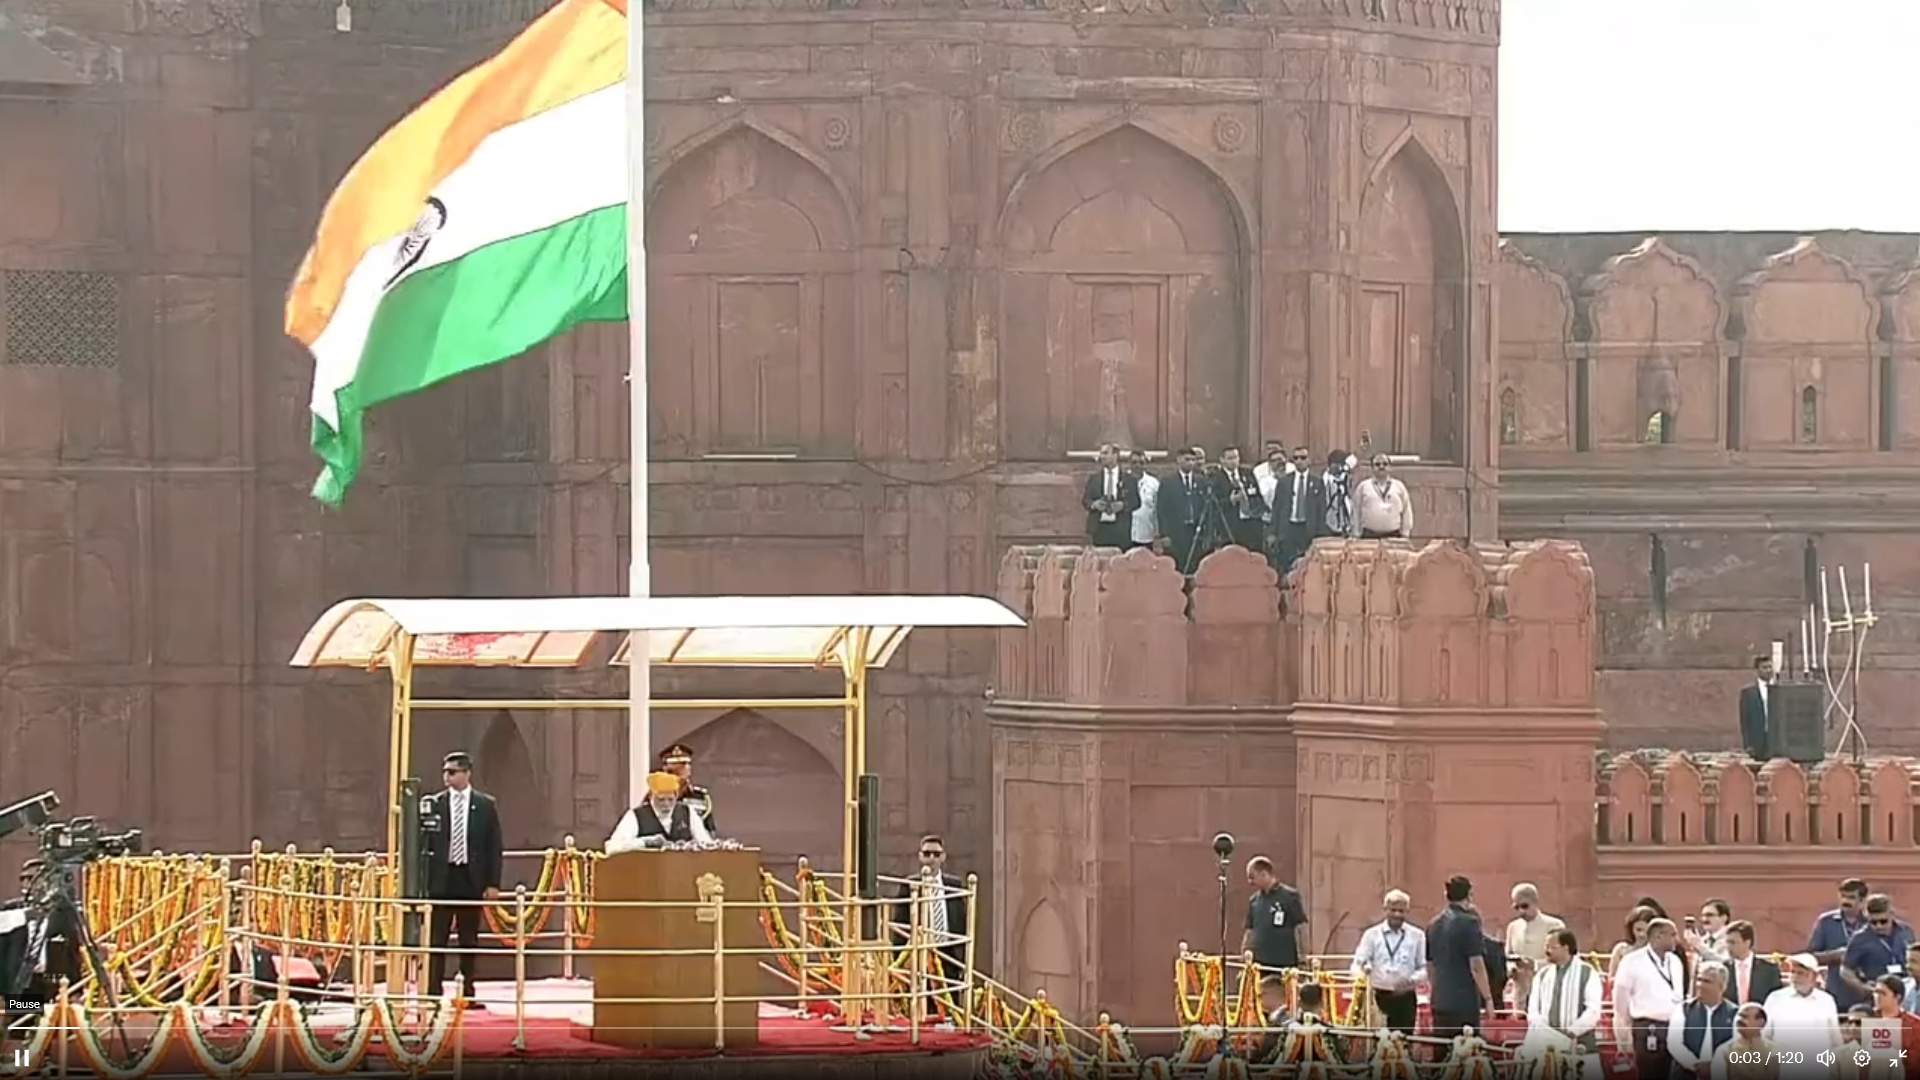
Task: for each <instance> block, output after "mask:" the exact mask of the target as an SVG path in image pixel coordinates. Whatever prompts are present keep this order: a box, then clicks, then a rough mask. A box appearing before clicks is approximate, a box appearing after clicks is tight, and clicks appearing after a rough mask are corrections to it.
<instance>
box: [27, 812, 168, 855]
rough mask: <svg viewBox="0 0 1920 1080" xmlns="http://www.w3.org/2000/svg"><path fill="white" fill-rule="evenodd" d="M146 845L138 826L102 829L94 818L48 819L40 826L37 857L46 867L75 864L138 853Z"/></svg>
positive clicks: (144, 848) (143, 849) (142, 850)
mask: <svg viewBox="0 0 1920 1080" xmlns="http://www.w3.org/2000/svg"><path fill="white" fill-rule="evenodd" d="M144 851H146V844H145V842H144V841H143V839H142V838H141V835H140V830H139V829H128V830H126V831H125V832H117V833H110V832H102V831H101V830H100V822H99V821H98V820H97V819H95V818H90V817H77V818H74V819H72V820H70V821H49V822H46V823H44V824H42V825H41V826H40V857H41V858H42V859H44V860H45V861H46V865H47V866H49V867H55V866H78V865H80V864H82V863H90V862H92V861H94V860H95V859H106V858H113V857H115V856H119V855H139V854H141V853H142V852H144Z"/></svg>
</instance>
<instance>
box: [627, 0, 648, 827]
mask: <svg viewBox="0 0 1920 1080" xmlns="http://www.w3.org/2000/svg"><path fill="white" fill-rule="evenodd" d="M642 9H643V0H627V113H628V116H627V176H628V188H627V328H628V334H629V336H630V344H629V352H628V361H627V401H628V406H627V411H628V417H629V419H628V423H629V426H630V427H631V429H632V431H631V437H632V448H631V450H630V451H629V453H628V459H629V460H628V467H627V475H628V478H629V479H628V486H629V487H630V488H631V489H632V497H631V499H630V500H629V502H630V503H631V504H632V512H633V520H632V523H631V526H630V534H631V535H630V538H629V539H630V544H631V548H630V550H631V552H632V560H633V563H632V571H631V578H630V582H629V589H630V591H631V593H632V595H634V596H636V597H639V598H642V599H644V598H646V597H648V596H650V595H652V591H653V571H652V569H651V568H650V566H649V565H648V559H647V242H646V236H645V233H646V220H647V215H646V190H647V91H646V82H647V68H646V58H647V51H646V48H645V46H644V44H643V42H642V40H641V39H642V38H643V37H644V36H645V34H644V26H645V22H646V19H645V13H644V11H643V10H642ZM650 652H651V650H650V649H649V648H648V642H647V640H646V635H645V634H637V635H635V640H634V643H633V648H632V649H630V650H629V655H628V658H627V659H628V666H627V805H628V806H639V805H640V801H641V800H642V799H644V798H645V797H646V790H647V774H648V773H649V772H652V771H653V723H652V703H653V672H652V670H651V668H650V665H649V664H648V658H649V654H650Z"/></svg>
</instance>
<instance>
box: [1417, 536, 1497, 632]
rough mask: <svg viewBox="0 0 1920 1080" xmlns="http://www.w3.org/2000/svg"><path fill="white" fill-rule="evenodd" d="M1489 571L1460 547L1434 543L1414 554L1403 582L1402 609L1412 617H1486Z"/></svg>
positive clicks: (1440, 541)
mask: <svg viewBox="0 0 1920 1080" xmlns="http://www.w3.org/2000/svg"><path fill="white" fill-rule="evenodd" d="M1488 593H1489V582H1488V581H1487V573H1486V568H1485V567H1483V566H1481V565H1480V560H1478V559H1476V558H1474V557H1473V555H1472V554H1470V553H1469V552H1468V551H1467V550H1466V549H1465V548H1463V547H1462V546H1460V545H1459V544H1456V543H1452V542H1449V541H1445V540H1435V541H1433V542H1431V543H1429V544H1428V545H1427V546H1426V547H1424V548H1421V549H1420V550H1419V551H1418V552H1415V553H1414V556H1413V560H1412V562H1411V563H1410V564H1409V565H1408V567H1407V571H1406V574H1405V576H1404V577H1402V578H1401V579H1400V609H1401V610H1402V611H1403V612H1405V613H1406V614H1408V615H1410V616H1425V617H1428V618H1450V619H1476V618H1479V617H1480V616H1482V615H1484V614H1486V611H1487V598H1488Z"/></svg>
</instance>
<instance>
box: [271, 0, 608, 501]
mask: <svg viewBox="0 0 1920 1080" xmlns="http://www.w3.org/2000/svg"><path fill="white" fill-rule="evenodd" d="M625 10H626V4H625V2H624V0H561V2H560V3H559V4H558V5H557V6H556V7H554V8H553V9H552V10H550V11H548V12H547V13H546V14H545V15H544V16H542V17H541V18H540V19H539V20H538V21H536V22H535V23H533V24H532V25H531V26H529V27H528V28H527V29H526V31H525V32H523V33H522V34H521V35H520V36H519V37H517V38H515V39H514V40H513V41H512V42H511V43H510V44H508V45H507V47H506V48H505V49H503V50H502V51H501V52H500V53H499V54H498V55H496V56H494V57H493V58H492V59H490V60H487V61H486V62H484V63H482V64H480V65H479V66H478V67H475V68H474V69H472V70H471V71H468V72H467V73H466V74H464V75H462V76H460V77H459V78H458V79H455V80H454V81H453V82H452V83H451V84H449V85H448V86H447V87H446V88H445V89H443V90H441V91H440V92H439V93H438V94H435V95H434V96H433V97H432V98H431V99H429V100H428V101H427V102H426V103H425V104H423V105H421V106H420V107H419V108H418V109H416V110H414V112H413V113H412V114H410V115H408V116H407V117H406V118H405V119H403V120H401V121H400V122H399V123H398V124H395V125H394V126H393V128H392V130H390V131H388V132H387V133H386V134H385V135H383V136H381V137H380V139H379V141H378V142H375V143H374V144H373V147H372V148H371V149H369V150H368V151H367V152H366V154H365V155H364V156H363V157H361V158H360V160H359V161H358V162H356V163H355V164H354V166H353V168H352V169H351V170H349V171H348V173H347V176H346V179H344V180H342V181H341V182H340V187H339V189H338V190H336V191H335V192H334V193H333V197H332V199H330V200H329V201H328V203H327V208H326V210H325V212H324V213H323V214H322V215H321V217H320V228H319V233H318V235H317V236H316V237H315V239H314V243H313V248H312V250H310V251H309V252H307V257H306V261H305V262H304V263H303V264H302V265H301V267H300V272H299V274H298V275H297V276H296V277H295V279H294V283H293V290H292V293H291V294H290V295H289V296H288V298H287V332H288V333H289V334H291V335H292V336H293V337H295V338H297V339H298V340H299V341H300V342H301V343H302V344H304V345H306V347H307V348H308V350H309V351H311V352H312V353H313V360H314V372H313V404H312V408H313V450H314V453H316V454H318V455H319V456H320V459H321V460H322V462H324V464H325V468H324V470H323V471H322V473H321V475H320V479H319V481H318V482H316V483H315V484H314V489H313V493H314V496H315V497H316V498H318V499H320V500H321V501H323V502H326V503H329V504H338V503H339V502H340V500H341V499H342V498H344V497H345V495H346V490H347V487H348V485H349V484H351V483H352V482H353V479H354V474H355V473H356V472H358V471H359V468H360V453H361V429H362V419H363V416H364V414H365V412H366V410H367V409H369V408H371V407H373V406H375V405H378V404H380V403H381V402H383V401H389V400H391V399H393V398H397V397H400V396H401V395H404V394H410V393H412V392H414V391H416V390H421V389H424V388H426V387H429V386H432V385H433V384H434V383H437V382H440V381H441V380H443V379H446V378H449V377H451V376H454V375H458V374H460V373H461V372H465V371H472V370H473V369H475V368H478V367H484V366H486V365H488V364H494V363H498V362H500V361H502V360H505V359H507V358H509V357H512V356H516V355H518V354H520V353H522V352H525V351H526V350H528V349H530V348H532V347H534V346H535V345H538V344H540V343H541V342H542V341H545V340H547V339H548V338H551V337H553V336H554V335H556V334H558V333H560V332H561V331H563V330H566V329H567V328H568V327H570V326H573V325H574V324H576V323H581V322H591V321H598V320H618V319H624V318H626V316H627V194H628V188H629V183H628V156H627V154H628V151H627V140H628V131H627V112H628V110H627V91H626V85H625V84H626V73H627V19H626V14H625Z"/></svg>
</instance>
